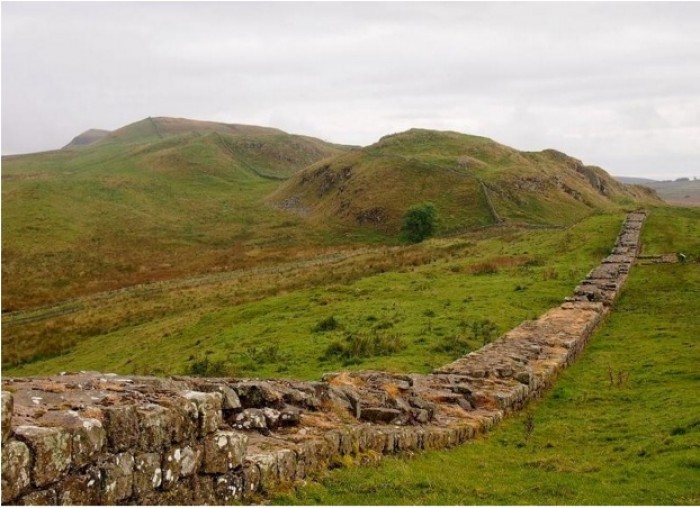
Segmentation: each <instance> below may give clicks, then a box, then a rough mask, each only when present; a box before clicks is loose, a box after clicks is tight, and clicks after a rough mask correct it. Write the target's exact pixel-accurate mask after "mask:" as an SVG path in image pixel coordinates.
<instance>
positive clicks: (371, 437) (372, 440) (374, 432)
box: [366, 427, 387, 453]
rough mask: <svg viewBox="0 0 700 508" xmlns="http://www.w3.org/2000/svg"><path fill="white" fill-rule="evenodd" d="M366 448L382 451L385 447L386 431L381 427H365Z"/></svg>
mask: <svg viewBox="0 0 700 508" xmlns="http://www.w3.org/2000/svg"><path fill="white" fill-rule="evenodd" d="M366 434H367V449H368V450H373V451H375V452H377V453H383V452H384V449H385V448H386V439H387V437H386V433H385V432H384V430H383V429H380V428H376V427H371V428H369V429H367V431H366Z"/></svg>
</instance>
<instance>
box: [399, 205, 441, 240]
mask: <svg viewBox="0 0 700 508" xmlns="http://www.w3.org/2000/svg"><path fill="white" fill-rule="evenodd" d="M436 227H437V210H436V209H435V205H433V204H432V203H421V204H419V205H414V206H412V207H411V208H409V209H408V210H406V213H405V214H404V216H403V227H402V228H401V232H402V233H403V236H404V238H406V240H408V241H409V242H411V243H419V242H422V241H423V240H425V239H426V238H429V237H431V236H433V234H435V229H436Z"/></svg>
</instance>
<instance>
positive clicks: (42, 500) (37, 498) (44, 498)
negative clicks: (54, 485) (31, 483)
mask: <svg viewBox="0 0 700 508" xmlns="http://www.w3.org/2000/svg"><path fill="white" fill-rule="evenodd" d="M57 499H58V498H57V496H56V491H55V490H54V489H45V490H35V491H34V492H30V493H29V494H27V495H26V496H23V497H22V498H21V499H20V503H21V504H23V505H24V506H56V505H57V504H58V500H57Z"/></svg>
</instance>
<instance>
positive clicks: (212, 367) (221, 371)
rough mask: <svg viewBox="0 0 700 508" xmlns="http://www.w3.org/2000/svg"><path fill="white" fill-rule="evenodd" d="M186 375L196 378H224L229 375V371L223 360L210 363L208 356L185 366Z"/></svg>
mask: <svg viewBox="0 0 700 508" xmlns="http://www.w3.org/2000/svg"><path fill="white" fill-rule="evenodd" d="M186 373H187V374H188V375H190V376H198V377H226V376H229V375H230V369H229V367H228V366H227V365H226V362H224V361H223V360H217V361H211V360H210V359H209V357H208V356H205V357H204V358H203V359H201V360H194V361H192V363H190V364H189V365H188V366H187V371H186Z"/></svg>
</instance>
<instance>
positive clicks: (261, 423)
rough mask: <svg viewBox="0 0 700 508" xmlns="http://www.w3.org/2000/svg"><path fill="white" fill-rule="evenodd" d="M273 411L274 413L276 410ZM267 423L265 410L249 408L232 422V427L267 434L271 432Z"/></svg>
mask: <svg viewBox="0 0 700 508" xmlns="http://www.w3.org/2000/svg"><path fill="white" fill-rule="evenodd" d="M272 411H274V409H273V410H272ZM278 419H279V418H278ZM229 421H230V420H229ZM267 421H268V420H267V418H266V417H265V413H264V410H263V409H257V408H249V409H244V410H243V411H242V412H240V413H238V414H237V415H236V417H235V419H234V420H233V422H232V426H233V427H234V428H236V429H240V430H256V431H258V432H261V433H263V434H267V433H268V431H269V429H268V428H267ZM275 423H276V421H275Z"/></svg>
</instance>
